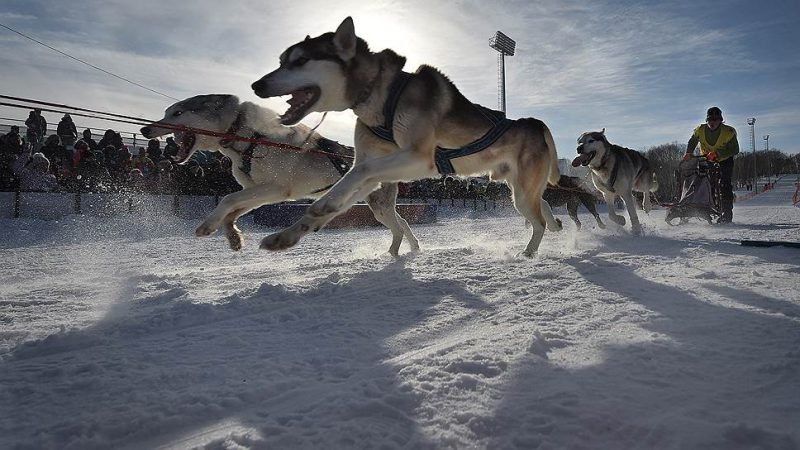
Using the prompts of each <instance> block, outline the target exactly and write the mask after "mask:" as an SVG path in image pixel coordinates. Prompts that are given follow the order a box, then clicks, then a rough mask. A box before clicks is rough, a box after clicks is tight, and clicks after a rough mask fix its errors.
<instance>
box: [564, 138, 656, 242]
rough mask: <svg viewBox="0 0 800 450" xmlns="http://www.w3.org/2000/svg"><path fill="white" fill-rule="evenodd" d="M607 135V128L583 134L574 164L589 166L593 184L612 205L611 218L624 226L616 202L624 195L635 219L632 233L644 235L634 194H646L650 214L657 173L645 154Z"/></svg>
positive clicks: (629, 213)
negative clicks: (617, 198)
mask: <svg viewBox="0 0 800 450" xmlns="http://www.w3.org/2000/svg"><path fill="white" fill-rule="evenodd" d="M605 132H606V129H605V128H603V130H602V131H591V132H586V133H583V134H582V135H581V136H580V137H579V138H578V148H577V152H578V156H577V157H576V158H575V159H574V160H573V161H572V165H573V166H574V167H578V166H589V168H590V169H591V171H592V172H591V173H592V182H593V183H594V185H595V187H596V188H597V189H598V190H599V191H600V192H601V193H602V194H603V198H604V199H605V201H606V204H607V205H608V218H609V219H611V220H612V221H614V222H616V223H617V224H618V225H620V226H624V225H625V218H624V217H622V216H620V215H619V214H617V212H616V211H615V209H614V200H616V197H617V196H620V197H621V198H622V201H624V202H625V209H627V210H628V216H629V217H630V219H631V230H632V231H633V233H634V234H637V235H639V234H642V225H641V224H640V223H639V216H638V215H637V214H636V202H635V201H634V198H633V191H636V192H641V193H643V194H644V195H643V197H644V198H643V200H642V209H644V211H645V212H646V213H649V212H650V192H655V191H656V190H658V182H657V181H656V174H655V172H654V171H653V168H652V166H651V165H650V161H649V160H648V159H647V158H645V157H644V156H642V154H641V153H639V152H637V151H636V150H631V149H629V148H624V147H620V146H618V145H613V144H611V143H609V142H608V139H606V134H605Z"/></svg>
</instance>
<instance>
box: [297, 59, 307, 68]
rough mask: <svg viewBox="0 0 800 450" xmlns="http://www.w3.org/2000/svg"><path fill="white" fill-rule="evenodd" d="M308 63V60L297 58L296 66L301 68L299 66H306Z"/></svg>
mask: <svg viewBox="0 0 800 450" xmlns="http://www.w3.org/2000/svg"><path fill="white" fill-rule="evenodd" d="M307 62H308V58H297V59H295V60H294V65H295V66H298V67H299V66H302V65H304V64H305V63H307Z"/></svg>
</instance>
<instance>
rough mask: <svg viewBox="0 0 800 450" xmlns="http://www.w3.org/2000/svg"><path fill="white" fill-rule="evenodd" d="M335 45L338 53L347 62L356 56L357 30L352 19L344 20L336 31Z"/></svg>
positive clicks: (334, 36)
mask: <svg viewBox="0 0 800 450" xmlns="http://www.w3.org/2000/svg"><path fill="white" fill-rule="evenodd" d="M333 45H334V47H335V48H336V52H337V53H338V54H339V56H340V57H341V58H342V59H343V60H345V61H349V60H351V59H353V57H354V56H356V29H355V26H354V25H353V18H352V17H347V18H346V19H344V20H343V21H342V23H341V25H339V28H337V29H336V33H335V34H334V35H333Z"/></svg>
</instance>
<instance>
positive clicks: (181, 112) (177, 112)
mask: <svg viewBox="0 0 800 450" xmlns="http://www.w3.org/2000/svg"><path fill="white" fill-rule="evenodd" d="M181 114H183V111H175V112H174V113H172V117H178V116H180V115H181Z"/></svg>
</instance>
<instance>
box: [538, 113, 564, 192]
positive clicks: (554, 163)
mask: <svg viewBox="0 0 800 450" xmlns="http://www.w3.org/2000/svg"><path fill="white" fill-rule="evenodd" d="M542 125H543V126H544V141H545V142H546V143H547V150H548V151H549V152H550V173H549V174H548V175H547V182H548V183H550V184H552V185H553V186H557V185H558V180H559V179H560V178H561V174H560V173H559V171H558V153H556V143H555V141H554V140H553V135H552V134H551V133H550V128H547V125H544V124H542Z"/></svg>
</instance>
